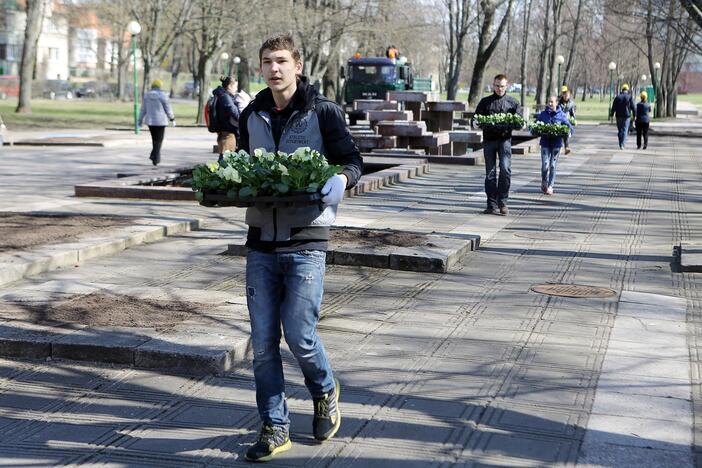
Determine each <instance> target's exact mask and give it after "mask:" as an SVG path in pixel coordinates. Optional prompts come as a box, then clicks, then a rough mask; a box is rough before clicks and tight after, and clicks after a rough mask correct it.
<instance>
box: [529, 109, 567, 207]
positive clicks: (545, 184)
mask: <svg viewBox="0 0 702 468" xmlns="http://www.w3.org/2000/svg"><path fill="white" fill-rule="evenodd" d="M536 120H537V121H539V122H544V123H547V124H563V125H567V126H568V127H569V128H570V131H571V133H572V132H573V126H572V125H571V124H570V122H569V121H568V116H567V115H566V114H565V113H564V112H563V111H562V110H561V109H560V108H559V106H558V98H557V97H556V96H551V97H549V98H548V105H547V106H546V109H544V110H543V111H541V113H540V114H539V115H538V116H537V117H536ZM539 143H540V144H541V191H542V192H544V193H545V194H547V195H553V184H554V183H555V182H556V164H557V163H558V156H559V155H560V152H561V146H562V145H563V137H562V136H553V137H552V136H542V137H541V141H540V142H539Z"/></svg>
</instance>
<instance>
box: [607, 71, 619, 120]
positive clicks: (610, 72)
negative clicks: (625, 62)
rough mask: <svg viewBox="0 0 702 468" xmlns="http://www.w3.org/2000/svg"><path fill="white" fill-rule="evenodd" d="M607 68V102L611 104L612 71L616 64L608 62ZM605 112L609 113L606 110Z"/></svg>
mask: <svg viewBox="0 0 702 468" xmlns="http://www.w3.org/2000/svg"><path fill="white" fill-rule="evenodd" d="M607 68H608V69H609V103H610V105H612V73H614V70H616V69H617V64H616V63H614V62H609V65H607ZM607 113H608V114H609V111H607Z"/></svg>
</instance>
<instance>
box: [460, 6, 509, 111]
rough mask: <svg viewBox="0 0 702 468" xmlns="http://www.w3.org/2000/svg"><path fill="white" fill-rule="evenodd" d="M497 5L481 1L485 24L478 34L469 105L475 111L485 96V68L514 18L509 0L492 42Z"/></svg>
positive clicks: (483, 23)
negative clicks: (512, 17) (481, 98)
mask: <svg viewBox="0 0 702 468" xmlns="http://www.w3.org/2000/svg"><path fill="white" fill-rule="evenodd" d="M497 5H498V2H497V1H496V0H480V7H481V9H482V10H483V22H482V24H481V26H480V30H479V33H478V51H477V53H476V57H475V66H474V67H473V76H472V77H471V80H470V93H469V95H468V105H469V106H470V107H471V108H473V109H475V106H477V105H478V101H479V100H480V97H481V96H482V94H483V90H482V88H483V76H484V75H485V68H486V67H487V64H488V62H489V61H490V57H492V54H493V53H494V52H495V48H496V47H497V44H498V43H499V42H500V37H501V36H502V32H503V31H504V29H505V26H506V25H507V21H509V19H510V17H511V16H512V5H514V0H509V2H508V4H507V11H506V12H505V15H504V16H503V17H502V21H500V25H499V27H498V28H497V32H496V33H495V37H493V38H492V40H490V37H491V36H492V26H493V22H494V20H495V13H496V10H497ZM488 42H489V44H488Z"/></svg>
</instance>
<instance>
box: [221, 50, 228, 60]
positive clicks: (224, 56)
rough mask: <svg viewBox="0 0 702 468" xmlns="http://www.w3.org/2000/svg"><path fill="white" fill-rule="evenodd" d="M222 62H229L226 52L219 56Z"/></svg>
mask: <svg viewBox="0 0 702 468" xmlns="http://www.w3.org/2000/svg"><path fill="white" fill-rule="evenodd" d="M219 58H221V59H222V60H225V61H226V60H229V54H228V53H226V52H222V54H221V55H220V56H219Z"/></svg>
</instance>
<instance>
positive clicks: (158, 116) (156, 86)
mask: <svg viewBox="0 0 702 468" xmlns="http://www.w3.org/2000/svg"><path fill="white" fill-rule="evenodd" d="M162 87H163V82H162V81H161V80H154V81H153V82H152V83H151V91H148V92H146V93H144V101H143V103H142V105H141V112H140V113H139V126H140V127H141V126H142V125H143V124H144V123H146V125H148V126H149V132H151V141H152V143H153V148H152V149H151V156H149V159H151V162H152V163H153V165H154V166H156V165H158V163H160V162H161V144H163V135H164V134H165V133H166V125H168V121H169V120H170V121H171V122H173V126H174V127H175V116H174V115H173V111H172V110H171V104H170V103H169V102H168V96H166V93H164V92H163V91H161V88H162Z"/></svg>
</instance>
